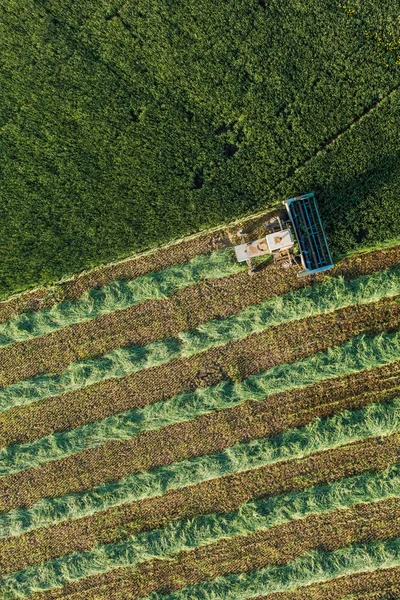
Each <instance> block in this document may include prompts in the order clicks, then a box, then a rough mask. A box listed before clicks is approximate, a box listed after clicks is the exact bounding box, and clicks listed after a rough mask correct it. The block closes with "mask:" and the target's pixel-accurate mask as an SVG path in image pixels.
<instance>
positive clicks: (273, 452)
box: [0, 399, 400, 537]
mask: <svg viewBox="0 0 400 600" xmlns="http://www.w3.org/2000/svg"><path fill="white" fill-rule="evenodd" d="M399 430H400V400H399V399H394V400H392V401H391V402H388V403H385V404H370V405H368V406H367V407H366V408H364V409H362V410H352V411H343V412H341V413H338V414H336V415H334V416H333V417H326V418H323V419H320V418H318V419H315V420H314V421H312V422H311V423H309V424H308V425H306V426H305V427H301V428H297V429H289V430H287V431H285V432H283V433H282V434H280V435H277V436H274V437H265V438H260V439H258V440H253V441H251V442H247V443H240V444H236V445H235V446H232V447H230V448H227V449H226V450H224V451H223V452H220V453H218V454H211V455H207V456H196V457H193V458H191V459H186V460H183V461H180V462H176V463H172V464H170V465H165V466H162V467H158V468H157V469H154V470H152V471H146V472H143V473H134V474H132V475H129V476H127V477H125V478H124V479H122V480H120V481H117V482H108V483H104V484H102V485H100V486H97V487H95V488H93V489H91V490H87V491H85V492H82V493H79V494H69V495H66V496H60V497H57V498H49V499H43V500H40V501H39V502H37V503H36V504H35V505H33V506H32V507H31V508H19V509H17V510H13V511H10V512H8V513H3V514H1V515H0V537H6V536H10V535H14V536H16V535H20V534H21V533H23V532H26V531H30V530H32V529H36V528H38V527H45V526H48V525H51V524H54V523H59V522H62V521H65V520H67V519H77V518H80V517H83V516H85V515H91V514H94V513H96V512H100V511H104V510H107V509H108V508H111V507H112V506H119V505H121V504H127V503H129V502H134V501H136V500H142V499H145V498H152V497H155V496H161V495H162V494H164V493H166V492H167V491H168V490H173V489H179V488H182V487H185V486H189V485H196V484H199V483H201V482H203V481H208V480H211V479H215V478H218V477H223V476H225V475H231V474H233V473H240V472H244V471H248V470H249V469H256V468H260V467H262V466H265V465H270V464H274V463H277V462H280V461H285V460H291V459H296V458H302V457H304V456H308V455H310V454H312V453H314V452H320V451H324V450H328V449H333V448H337V447H339V446H342V445H344V444H349V443H353V442H357V441H362V440H365V439H367V438H369V437H376V436H386V435H391V434H393V433H394V432H397V431H399Z"/></svg>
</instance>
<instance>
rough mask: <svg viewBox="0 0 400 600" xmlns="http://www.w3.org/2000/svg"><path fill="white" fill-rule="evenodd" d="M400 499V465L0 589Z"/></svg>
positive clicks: (142, 540) (260, 503)
mask: <svg viewBox="0 0 400 600" xmlns="http://www.w3.org/2000/svg"><path fill="white" fill-rule="evenodd" d="M399 496H400V465H399V464H397V465H394V466H392V467H390V468H389V469H386V470H385V471H384V472H382V473H378V474H370V473H364V474H362V475H359V476H356V477H351V478H346V479H343V480H341V481H338V482H335V483H333V484H331V485H325V486H319V487H311V488H308V489H306V490H304V491H302V492H299V493H292V494H286V495H283V496H277V497H275V498H270V499H267V500H257V501H254V502H249V503H247V504H244V505H243V506H242V507H240V509H239V510H238V511H235V512H232V513H228V514H209V515H200V516H199V517H196V518H194V519H185V520H178V521H173V522H172V523H170V524H168V525H167V526H166V527H165V528H163V529H158V530H152V531H149V532H143V533H140V534H138V535H134V536H131V537H129V538H128V539H126V540H124V541H123V542H120V543H117V544H106V545H98V546H95V547H94V548H93V549H91V550H88V551H84V552H74V553H72V554H68V555H65V556H62V557H59V558H56V559H53V560H52V561H49V562H47V563H44V564H39V565H34V566H30V567H27V568H25V569H23V570H22V571H19V572H17V573H13V574H11V575H5V576H3V577H2V578H1V579H0V585H1V586H2V589H3V590H4V591H5V592H6V593H10V594H11V595H12V594H14V595H17V596H18V597H24V596H27V595H30V594H31V593H33V592H35V591H39V590H41V591H43V590H48V589H52V588H54V587H58V586H60V585H63V584H65V583H67V582H68V581H74V580H79V579H82V578H84V577H89V576H91V575H95V574H99V573H106V572H107V571H110V570H112V569H115V568H118V567H126V566H134V565H136V564H138V563H140V562H144V561H146V560H151V559H154V558H166V557H170V556H171V555H174V554H177V553H180V552H184V551H187V550H192V549H193V548H196V547H199V546H205V545H209V544H215V543H216V542H218V541H219V540H222V539H229V538H232V537H235V536H246V535H249V534H251V533H254V532H256V531H263V530H266V529H269V528H271V527H275V526H278V525H282V524H284V523H288V522H289V521H292V520H294V519H296V520H297V519H305V518H307V517H308V516H310V515H319V514H324V513H331V512H334V511H336V510H345V509H348V508H350V507H351V506H354V505H355V504H358V503H371V502H379V501H384V500H387V499H389V498H397V497H399ZM221 597H222V596H221ZM196 598H197V596H196Z"/></svg>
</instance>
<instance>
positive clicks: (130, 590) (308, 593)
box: [32, 564, 400, 600]
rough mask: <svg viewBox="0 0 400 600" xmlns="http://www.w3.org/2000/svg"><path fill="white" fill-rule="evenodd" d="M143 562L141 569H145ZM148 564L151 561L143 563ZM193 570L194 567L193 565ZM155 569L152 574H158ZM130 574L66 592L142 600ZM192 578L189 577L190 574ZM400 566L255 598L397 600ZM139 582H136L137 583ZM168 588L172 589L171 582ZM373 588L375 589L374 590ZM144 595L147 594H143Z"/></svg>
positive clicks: (78, 597) (81, 597)
mask: <svg viewBox="0 0 400 600" xmlns="http://www.w3.org/2000/svg"><path fill="white" fill-rule="evenodd" d="M141 567H142V565H139V566H138V567H137V571H141V573H142V572H143V570H144V569H141ZM143 567H147V564H145V565H143ZM192 570H193V568H192ZM154 575H155V573H154V569H153V571H152V572H151V573H149V574H148V580H149V578H150V577H154ZM132 579H133V580H134V581H135V582H136V579H135V578H134V577H132V578H130V575H129V574H128V573H125V572H122V573H121V574H120V579H119V580H118V582H116V583H114V584H106V585H102V586H100V587H97V586H96V587H95V588H94V589H89V590H88V591H86V592H77V593H76V594H75V593H73V592H72V593H71V594H67V595H63V596H62V597H63V598H66V599H68V600H93V599H94V598H95V599H96V600H138V599H139V598H140V588H136V587H134V586H130V585H129V581H130V580H132ZM188 580H189V577H188ZM399 582H400V567H392V568H380V569H378V570H376V571H367V572H361V573H356V574H354V575H348V576H346V575H344V576H340V577H338V578H335V579H332V580H330V581H327V582H324V583H317V584H311V585H305V586H301V587H299V588H297V589H296V590H294V591H291V592H277V593H275V594H267V595H263V596H258V597H257V598H255V597H254V598H253V599H252V600H327V599H329V600H395V599H397V598H399V597H400V583H399ZM135 585H136V583H135ZM164 589H168V587H167V584H165V585H164ZM371 590H374V591H373V592H371ZM55 598H58V596H57V597H56V596H55V595H54V594H51V593H49V592H47V593H44V594H40V593H39V594H35V595H34V596H33V597H32V600H52V599H55ZM142 598H143V596H142Z"/></svg>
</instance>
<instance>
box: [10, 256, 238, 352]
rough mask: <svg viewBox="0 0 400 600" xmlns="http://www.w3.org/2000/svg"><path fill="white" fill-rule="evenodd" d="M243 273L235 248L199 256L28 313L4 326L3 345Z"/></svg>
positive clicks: (116, 281) (114, 282)
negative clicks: (201, 281)
mask: <svg viewBox="0 0 400 600" xmlns="http://www.w3.org/2000/svg"><path fill="white" fill-rule="evenodd" d="M240 271H241V266H240V265H239V264H238V263H236V262H235V260H234V257H233V253H232V249H226V250H219V251H216V252H212V253H211V254H209V255H204V254H199V255H197V256H195V257H193V258H191V259H190V260H189V261H188V262H187V263H183V264H180V265H173V266H170V267H167V268H166V269H163V270H162V271H155V272H152V273H147V274H146V275H141V276H139V277H136V278H135V279H132V280H130V281H126V280H115V281H113V282H111V283H109V284H108V285H106V286H104V287H102V288H94V289H91V290H90V291H88V292H86V293H85V294H84V295H83V296H81V297H80V298H79V299H77V300H66V301H63V302H60V303H58V304H55V305H54V306H52V307H51V308H45V309H43V310H39V311H37V312H31V313H24V314H21V315H18V316H16V317H14V318H13V319H10V320H9V321H6V322H5V323H0V346H7V345H9V344H12V343H14V342H20V341H24V340H29V339H32V338H35V337H38V336H42V335H46V334H47V333H51V332H53V331H55V330H57V329H61V328H63V327H67V326H69V325H73V324H75V323H81V322H83V321H87V320H89V319H94V318H96V317H98V316H100V315H104V314H109V313H112V312H114V311H117V310H121V309H124V308H127V307H129V306H133V305H135V304H139V303H140V302H144V301H145V300H150V299H155V298H165V297H166V296H169V295H171V294H172V293H174V292H175V291H177V290H179V289H182V288H184V287H188V286H190V285H193V284H194V283H196V282H197V281H199V280H200V279H213V278H220V277H227V276H229V275H232V274H234V273H239V272H240Z"/></svg>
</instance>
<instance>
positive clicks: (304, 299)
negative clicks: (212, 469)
mask: <svg viewBox="0 0 400 600" xmlns="http://www.w3.org/2000/svg"><path fill="white" fill-rule="evenodd" d="M398 295H400V268H398V269H388V270H386V271H379V272H377V273H374V274H372V275H367V276H362V277H359V278H357V279H355V280H351V281H346V280H344V279H343V278H342V277H339V278H328V279H326V280H324V281H323V282H322V283H321V284H318V285H315V286H308V287H305V288H303V289H300V290H294V291H291V292H288V293H287V294H284V295H283V296H275V297H272V298H268V299H267V300H265V301H264V302H261V303H260V304H256V305H251V306H249V307H247V308H245V309H244V310H242V311H241V312H239V313H238V314H234V315H231V316H229V317H226V318H224V319H220V320H213V321H209V322H206V323H203V324H202V325H200V326H199V327H198V328H197V329H194V330H192V331H185V332H181V333H179V334H178V336H177V338H170V339H165V340H156V341H154V342H150V343H149V344H148V345H147V346H131V347H127V348H118V349H117V350H114V351H112V352H111V353H109V354H107V355H105V356H102V357H99V358H94V359H90V360H84V361H78V362H74V363H72V364H70V365H69V366H68V367H67V369H66V370H65V371H64V372H63V373H61V374H59V375H53V374H52V375H40V376H35V377H33V378H32V379H24V380H23V381H21V382H18V383H13V384H12V385H10V386H8V387H7V388H5V389H3V390H2V391H1V390H0V409H3V410H7V409H8V408H11V407H13V406H16V405H21V404H30V403H32V402H34V401H39V400H43V399H45V398H47V397H49V396H55V395H58V394H62V393H66V392H69V391H72V390H77V389H80V388H82V387H85V386H87V385H91V384H93V383H98V382H100V381H104V380H106V379H111V378H116V377H117V378H120V377H125V376H127V375H130V374H132V373H135V372H137V371H140V370H141V369H146V368H151V367H155V366H159V365H161V364H163V363H165V362H168V361H170V360H172V359H174V358H177V357H179V356H183V357H190V356H193V355H195V354H198V353H200V352H204V351H207V350H210V349H211V348H215V347H219V346H223V345H225V344H228V343H229V342H232V341H234V340H242V339H244V338H246V337H247V336H249V335H254V334H256V333H260V332H262V331H264V330H265V329H267V328H269V327H272V326H279V325H281V324H283V323H287V322H291V321H297V320H300V319H307V318H311V317H314V316H316V315H320V314H326V313H329V312H333V311H336V310H339V309H343V308H346V307H348V306H352V305H363V304H369V303H374V302H379V301H380V300H382V299H383V298H392V297H395V296H398ZM10 373H11V375H10V376H9V377H10V378H13V375H12V370H11V372H10ZM22 373H23V372H22ZM22 373H21V372H20V371H18V375H17V377H19V376H20V375H21V374H22ZM11 380H12V379H11Z"/></svg>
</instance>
